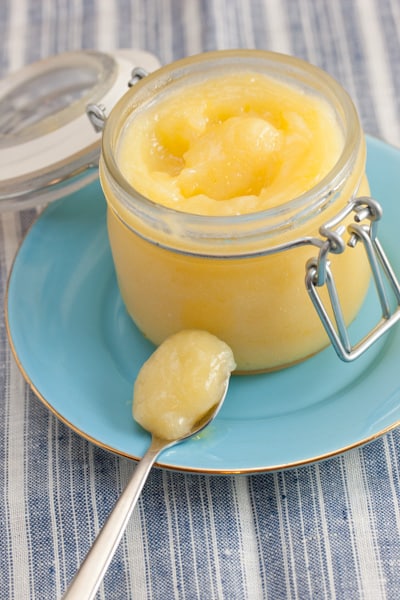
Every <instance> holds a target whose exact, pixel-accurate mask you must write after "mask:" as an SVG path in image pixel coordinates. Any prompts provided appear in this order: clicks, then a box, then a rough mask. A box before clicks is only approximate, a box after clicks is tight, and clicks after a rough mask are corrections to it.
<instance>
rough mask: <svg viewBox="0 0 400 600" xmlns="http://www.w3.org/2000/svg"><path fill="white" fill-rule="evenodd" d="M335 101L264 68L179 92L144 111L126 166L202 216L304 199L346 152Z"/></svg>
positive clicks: (153, 191) (128, 173)
mask: <svg viewBox="0 0 400 600" xmlns="http://www.w3.org/2000/svg"><path fill="white" fill-rule="evenodd" d="M343 143H344V139H343V133H342V131H341V130H340V128H339V127H338V126H337V122H336V120H335V115H334V113H333V111H332V109H331V108H330V106H329V105H328V104H327V103H326V102H325V101H323V100H321V99H320V98H318V97H313V96H311V95H310V96H308V97H305V96H304V93H302V91H301V89H297V88H296V87H293V86H288V85H287V84H284V83H282V82H280V81H278V80H276V79H271V78H268V77H266V76H264V75H262V74H257V73H246V72H242V73H235V74H229V75H225V76H221V77H220V78H218V79H213V78H212V79H210V80H208V81H202V82H200V83H197V84H195V85H193V86H191V87H188V88H187V89H183V90H178V91H177V92H175V93H174V94H171V95H170V96H169V97H168V98H166V99H165V100H164V101H162V102H160V103H157V104H156V105H154V106H153V107H151V108H149V109H148V110H147V111H146V112H144V113H141V114H139V115H138V116H137V117H136V118H135V121H134V122H133V123H132V124H131V126H130V127H127V129H126V131H125V133H124V135H123V137H122V138H121V142H120V147H119V150H118V164H119V167H120V169H121V173H122V174H123V176H124V177H126V179H127V181H128V182H129V183H130V184H131V185H132V186H133V187H134V188H135V189H136V190H138V191H139V192H140V193H141V194H142V195H144V196H146V197H147V198H150V199H151V200H153V201H154V202H158V203H160V204H163V205H165V206H169V207H170V208H174V209H176V210H181V211H185V212H189V213H196V214H202V215H241V214H245V213H251V212H256V211H261V210H265V209H269V208H272V207H275V206H279V205H282V204H283V203H285V202H287V201H288V200H291V199H292V198H296V197H297V196H299V195H300V194H302V193H304V192H306V191H307V190H309V189H310V188H312V187H313V186H314V185H315V184H316V183H318V182H319V181H320V180H321V179H322V178H323V177H324V176H325V175H326V174H327V173H329V171H330V170H331V168H332V167H333V166H334V164H335V163H336V162H337V160H338V157H339V156H340V153H341V151H342V149H343Z"/></svg>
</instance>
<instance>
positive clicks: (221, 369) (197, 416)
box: [132, 330, 236, 440]
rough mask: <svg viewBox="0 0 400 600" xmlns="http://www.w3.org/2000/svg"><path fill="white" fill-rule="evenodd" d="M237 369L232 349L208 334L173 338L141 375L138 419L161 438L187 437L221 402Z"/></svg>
mask: <svg viewBox="0 0 400 600" xmlns="http://www.w3.org/2000/svg"><path fill="white" fill-rule="evenodd" d="M235 366H236V364H235V359H234V357H233V354H232V350H231V349H230V348H229V346H227V345H226V344H225V343H224V342H222V341H221V340H219V339H218V338H216V337H215V336H214V335H211V334H210V333H208V332H207V331H196V330H185V331H180V332H178V333H176V334H174V335H172V336H170V337H169V338H167V339H166V340H165V341H164V342H163V343H162V344H161V345H160V346H159V347H158V348H157V350H156V351H155V352H154V353H153V354H152V355H151V356H150V358H149V359H148V360H147V361H146V362H145V363H144V365H143V366H142V368H141V369H140V371H139V374H138V376H137V378H136V381H135V385H134V390H133V404H132V413H133V417H134V419H135V420H136V421H137V422H138V423H140V425H142V427H144V429H146V430H147V431H150V432H151V433H152V434H153V435H156V436H157V437H159V438H161V439H165V440H175V439H179V438H181V437H183V436H186V435H188V434H189V433H190V432H191V431H192V429H193V427H194V426H195V425H196V424H197V423H198V422H199V421H200V420H201V419H202V418H203V417H204V416H205V415H206V413H208V412H209V411H210V410H211V409H212V408H213V407H214V406H215V405H216V404H217V403H218V402H219V401H220V400H221V398H222V397H223V395H224V393H225V388H226V382H227V380H228V379H229V377H230V374H231V372H232V371H233V370H234V369H235Z"/></svg>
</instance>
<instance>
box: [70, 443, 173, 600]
mask: <svg viewBox="0 0 400 600" xmlns="http://www.w3.org/2000/svg"><path fill="white" fill-rule="evenodd" d="M167 445H169V444H168V443H167V442H165V440H159V439H157V438H153V439H152V442H151V444H150V447H149V448H148V450H147V451H146V453H145V455H144V456H143V458H142V459H141V460H140V461H139V462H138V464H137V465H136V468H135V470H134V473H133V475H132V477H131V479H130V480H129V482H128V485H127V486H126V488H125V490H124V491H123V492H122V494H121V496H120V497H119V499H118V501H117V503H116V505H115V507H114V508H113V510H112V512H111V513H110V516H109V517H108V519H107V521H106V522H105V524H104V526H103V528H102V529H101V531H100V533H99V534H98V536H97V538H96V540H95V542H94V544H93V546H92V547H91V549H90V550H89V552H88V553H87V555H86V558H85V559H84V561H83V562H82V564H81V566H80V568H79V570H78V572H77V573H76V575H75V577H74V578H73V580H72V582H71V584H70V586H69V588H68V589H67V591H66V593H65V594H64V596H63V600H91V599H92V598H93V596H94V595H95V593H96V592H97V589H98V587H99V585H100V583H101V581H102V579H103V577H104V574H105V572H106V569H107V567H108V565H109V564H110V562H111V559H112V557H113V555H114V552H115V550H116V549H117V546H118V544H119V542H120V540H121V537H122V535H123V533H124V531H125V528H126V526H127V524H128V521H129V518H130V516H131V514H132V512H133V509H134V508H135V505H136V502H137V499H138V498H139V495H140V492H141V491H142V489H143V486H144V484H145V482H146V479H147V477H148V474H149V472H150V470H151V467H152V466H153V464H154V462H155V460H156V458H157V456H158V455H159V454H160V452H161V451H162V450H164V448H165V447H166V446H167Z"/></svg>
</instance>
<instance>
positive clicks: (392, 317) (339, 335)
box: [305, 197, 400, 362]
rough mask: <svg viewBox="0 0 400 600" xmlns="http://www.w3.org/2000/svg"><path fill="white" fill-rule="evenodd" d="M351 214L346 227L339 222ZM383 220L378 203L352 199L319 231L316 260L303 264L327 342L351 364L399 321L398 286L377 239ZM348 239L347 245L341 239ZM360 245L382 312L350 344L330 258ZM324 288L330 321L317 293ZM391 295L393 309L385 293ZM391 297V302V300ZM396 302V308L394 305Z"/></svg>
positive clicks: (364, 198) (372, 200)
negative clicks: (352, 217)
mask: <svg viewBox="0 0 400 600" xmlns="http://www.w3.org/2000/svg"><path fill="white" fill-rule="evenodd" d="M351 213H354V221H353V222H352V223H350V224H349V225H348V226H347V228H346V227H344V226H343V225H341V224H340V223H342V222H343V220H344V219H345V218H346V217H347V216H348V215H349V214H351ZM381 217H382V208H381V206H380V204H379V203H378V202H377V201H376V200H374V199H373V198H369V197H360V198H355V199H354V200H352V201H351V202H349V204H348V205H347V206H346V207H345V208H344V209H343V210H342V211H341V212H339V213H338V214H337V215H336V217H335V218H334V219H332V220H331V221H329V222H328V223H326V224H325V225H324V226H322V227H321V228H320V230H319V232H320V234H321V236H322V238H323V240H324V241H323V242H322V244H321V245H320V250H319V254H318V256H317V257H316V258H313V259H311V260H309V261H308V263H307V265H306V280H305V281H306V287H307V290H308V293H309V295H310V297H311V300H312V302H313V304H314V306H315V308H316V310H317V313H318V315H319V317H320V319H321V321H322V324H323V325H324V327H325V329H326V332H327V334H328V336H329V339H330V341H331V343H332V345H333V347H334V349H335V351H336V353H337V354H338V356H339V357H340V358H341V359H342V360H344V361H346V362H350V361H353V360H355V359H356V358H358V357H359V356H360V355H361V354H362V353H363V352H365V350H367V349H368V348H369V347H370V346H371V345H372V344H373V343H374V342H376V341H377V340H378V339H379V338H380V337H381V336H382V335H383V334H384V333H386V332H387V331H388V330H389V329H390V328H391V327H392V326H393V325H394V324H395V323H396V322H397V321H398V320H399V319H400V285H399V282H398V280H397V278H396V276H395V274H394V271H393V269H392V267H391V265H390V263H389V260H388V258H387V256H386V254H385V252H384V250H383V248H382V246H381V244H380V242H379V240H378V237H377V228H378V221H379V220H380V219H381ZM345 235H346V236H347V237H348V240H347V242H346V241H345V240H344V236H345ZM359 243H362V244H363V246H364V249H365V252H366V254H367V257H368V260H369V264H370V267H371V271H372V276H373V280H374V283H375V288H376V292H377V295H378V298H379V303H380V307H381V311H382V317H381V319H380V320H379V322H378V323H377V324H376V325H375V327H373V328H372V329H371V330H370V331H369V332H368V333H367V334H366V335H365V337H364V338H363V339H361V340H360V341H359V342H357V343H356V344H354V345H352V344H351V342H350V335H349V331H348V328H347V326H346V323H345V321H344V317H343V312H342V309H341V303H340V299H339V296H338V293H337V290H336V286H335V281H334V277H333V274H332V271H331V269H330V265H329V255H330V254H331V253H332V254H340V253H342V252H344V250H345V248H346V245H347V246H350V247H354V246H355V245H356V244H359ZM325 286H326V289H327V291H328V294H329V301H330V304H331V309H332V313H333V320H332V319H331V318H330V316H329V314H328V311H327V309H326V307H325V306H324V303H323V301H322V299H321V295H320V293H319V291H320V290H321V289H322V288H323V287H325ZM389 291H391V293H392V306H391V303H390V301H389V297H388V292H389ZM393 298H394V300H393ZM394 303H396V306H393V304H394Z"/></svg>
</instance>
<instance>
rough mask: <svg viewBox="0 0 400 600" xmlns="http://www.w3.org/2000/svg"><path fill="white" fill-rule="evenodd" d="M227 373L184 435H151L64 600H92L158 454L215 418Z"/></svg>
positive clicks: (221, 398)
mask: <svg viewBox="0 0 400 600" xmlns="http://www.w3.org/2000/svg"><path fill="white" fill-rule="evenodd" d="M229 375H230V374H229ZM229 375H228V376H227V378H226V381H225V385H224V388H223V392H222V394H221V397H220V399H219V401H218V402H217V403H216V404H214V406H213V407H212V408H211V409H210V410H209V411H208V412H206V413H205V414H204V415H203V416H202V417H201V418H200V420H199V421H197V423H195V424H194V425H193V427H192V429H191V430H190V432H189V433H188V434H187V435H184V436H182V437H180V438H178V439H175V440H165V439H161V438H159V437H156V436H154V435H152V438H151V444H150V446H149V448H148V450H147V451H146V453H145V454H144V456H143V458H142V459H141V460H140V461H139V463H138V464H137V466H136V468H135V471H134V473H133V475H132V477H131V479H130V481H129V483H128V485H127V486H126V488H125V490H124V491H123V492H122V494H121V496H120V497H119V499H118V501H117V503H116V505H115V507H114V509H113V511H112V512H111V514H110V516H109V517H108V519H107V521H106V523H105V525H104V526H103V528H102V529H101V531H100V533H99V535H98V536H97V538H96V540H95V542H94V544H93V546H92V548H91V549H90V550H89V552H88V554H87V555H86V558H85V559H84V561H83V563H82V564H81V566H80V568H79V570H78V572H77V573H76V575H75V577H74V579H73V580H72V582H71V584H70V586H69V588H68V590H67V592H66V593H65V595H64V596H63V600H91V598H93V597H94V595H95V593H96V592H97V590H98V588H99V585H100V583H101V581H102V579H103V577H104V574H105V572H106V570H107V567H108V565H109V564H110V562H111V559H112V557H113V555H114V552H115V550H116V549H117V546H118V544H119V542H120V540H121V537H122V535H123V533H124V531H125V528H126V526H127V524H128V521H129V518H130V516H131V514H132V512H133V509H134V508H135V505H136V502H137V500H138V498H139V496H140V492H141V491H142V489H143V486H144V484H145V482H146V479H147V477H148V475H149V473H150V470H151V467H152V466H153V464H154V462H155V461H156V459H157V457H158V456H159V455H160V454H161V452H163V451H164V450H165V449H166V448H170V447H171V446H174V445H175V444H179V443H180V442H183V440H186V439H188V438H190V437H192V436H194V435H196V434H197V433H199V432H200V431H202V430H203V429H204V428H205V427H206V426H207V425H208V424H209V423H210V422H211V421H212V420H213V419H214V418H215V417H216V415H217V413H218V411H219V409H220V408H221V406H222V403H223V401H224V400H225V396H226V392H227V390H228V385H229Z"/></svg>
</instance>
